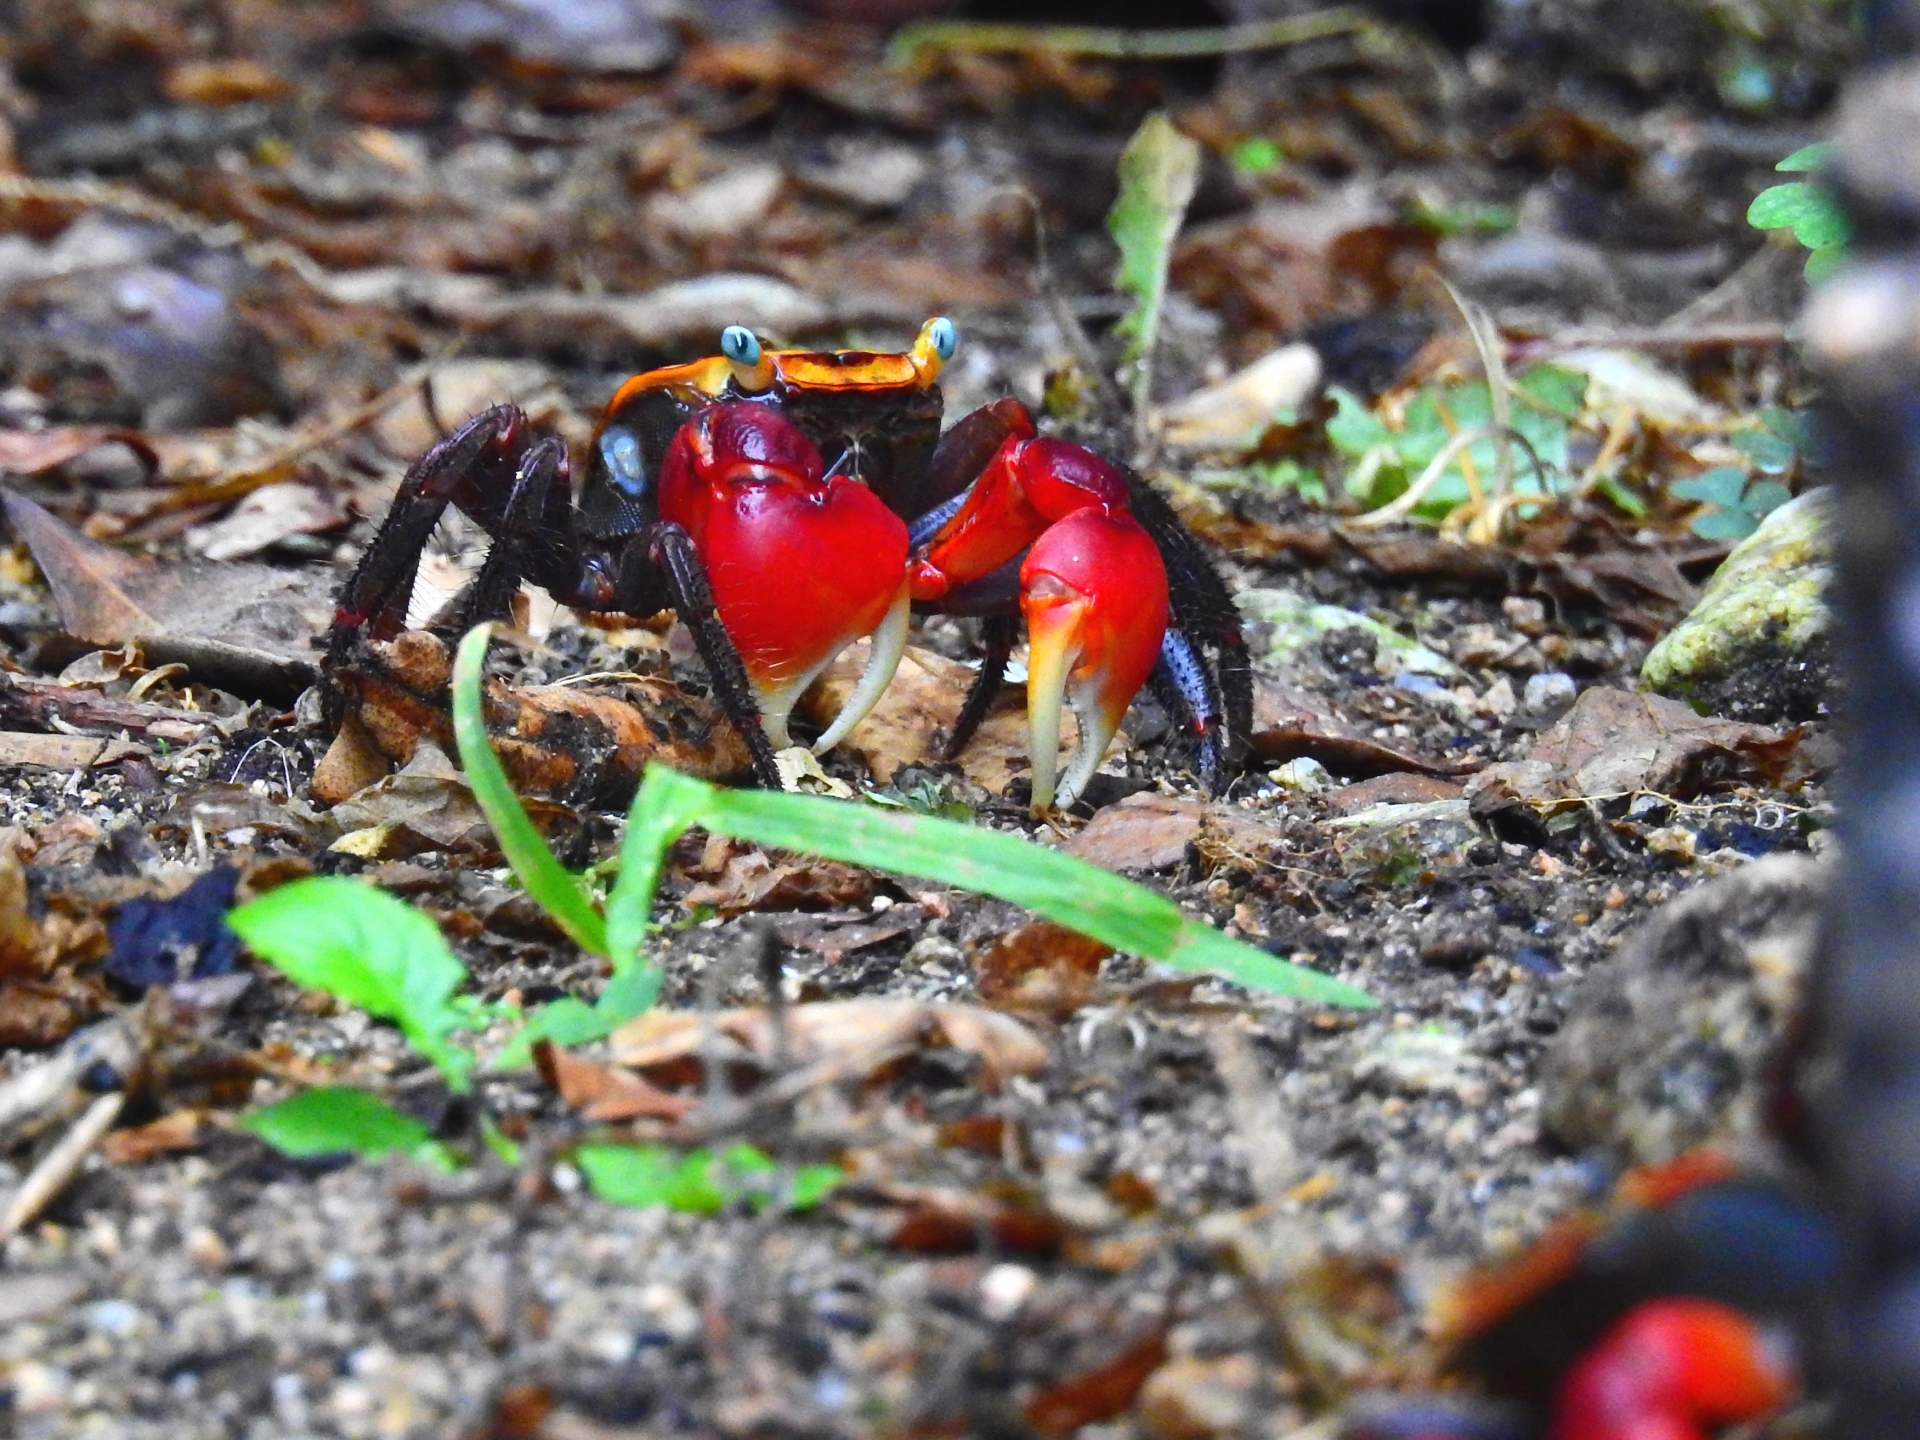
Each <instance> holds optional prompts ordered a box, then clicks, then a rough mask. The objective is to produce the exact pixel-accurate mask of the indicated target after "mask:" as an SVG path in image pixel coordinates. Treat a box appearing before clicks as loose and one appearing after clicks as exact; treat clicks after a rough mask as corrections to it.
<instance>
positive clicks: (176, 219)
mask: <svg viewBox="0 0 1920 1440" xmlns="http://www.w3.org/2000/svg"><path fill="white" fill-rule="evenodd" d="M27 202H31V203H35V204H41V205H77V206H79V207H81V208H82V209H87V210H118V211H121V212H122V213H123V214H127V215H131V216H133V217H134V218H135V219H138V220H150V221H152V222H153V223H154V224H156V225H159V226H162V227H164V228H165V229H168V230H171V231H173V232H174V233H175V234H177V235H186V236H189V237H191V238H192V239H194V240H197V241H199V242H200V243H201V244H202V245H204V246H206V247H207V248H208V249H209V250H227V249H232V250H237V251H239V253H240V258H241V259H243V260H245V261H246V262H247V263H248V264H250V265H257V266H259V267H260V268H261V269H263V270H267V269H278V270H288V271H291V272H292V273H293V274H295V275H297V276H299V277H300V278H301V279H302V280H304V281H306V283H307V284H309V285H311V286H312V287H313V288H314V289H316V290H320V291H325V290H326V288H327V283H328V276H327V272H326V271H325V270H323V269H322V268H321V267H320V265H319V263H318V262H317V261H315V260H314V258H313V257H312V256H311V255H309V254H307V253H306V252H305V251H304V250H298V249H295V248H294V247H293V246H292V245H289V244H287V243H286V242H285V241H284V240H256V239H254V238H253V237H252V236H251V235H249V234H248V233H247V232H246V230H245V229H243V228H242V227H241V226H239V225H237V224H235V223H234V222H233V221H231V220H227V221H211V220H208V219H206V218H205V217H204V216H200V215H195V214H194V213H193V212H192V211H190V210H183V209H181V208H180V207H179V206H178V205H171V204H168V203H167V202H166V201H165V200H159V199H155V198H154V197H153V196H151V195H148V194H146V193H144V192H143V191H140V190H136V189H134V188H133V187H132V186H130V185H121V184H116V183H114V182H113V181H110V180H39V179H35V178H34V177H32V176H30V175H0V204H10V205H19V204H22V203H27Z"/></svg>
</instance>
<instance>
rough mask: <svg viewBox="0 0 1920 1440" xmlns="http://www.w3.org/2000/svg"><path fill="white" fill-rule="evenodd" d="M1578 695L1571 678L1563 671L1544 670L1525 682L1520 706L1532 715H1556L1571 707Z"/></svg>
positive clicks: (1577, 688) (1577, 689)
mask: <svg viewBox="0 0 1920 1440" xmlns="http://www.w3.org/2000/svg"><path fill="white" fill-rule="evenodd" d="M1579 693H1580V687H1579V686H1577V685H1575V684H1574V683H1573V677H1572V676H1571V675H1569V674H1567V673H1566V672H1565V671H1563V670H1545V671H1542V672H1541V673H1540V674H1538V675H1534V676H1531V677H1530V678H1529V679H1528V680H1527V687H1526V689H1524V690H1522V691H1521V692H1520V704H1521V707H1522V708H1523V709H1525V710H1526V711H1527V712H1528V713H1529V714H1532V715H1558V714H1560V713H1561V712H1562V711H1564V710H1565V709H1566V708H1567V707H1568V706H1570V705H1572V704H1573V702H1574V698H1575V697H1576V696H1577V695H1578V694H1579Z"/></svg>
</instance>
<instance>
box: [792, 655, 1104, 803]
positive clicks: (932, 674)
mask: <svg viewBox="0 0 1920 1440" xmlns="http://www.w3.org/2000/svg"><path fill="white" fill-rule="evenodd" d="M866 663H867V642H866V641H864V640H862V641H860V642H859V643H858V644H855V645H850V646H848V647H847V650H846V652H845V653H844V654H843V655H841V657H840V658H839V659H838V660H836V661H835V662H834V663H833V664H832V665H831V666H830V667H829V668H828V670H827V673H826V674H824V675H822V676H821V677H820V680H819V682H818V683H817V684H816V685H814V687H813V688H812V689H811V690H809V691H808V692H807V694H806V698H805V699H804V700H803V701H802V702H801V704H802V707H803V709H804V711H805V713H806V715H807V716H808V718H810V719H812V720H813V721H814V722H815V723H817V724H821V725H825V724H827V723H828V722H829V721H831V720H832V719H833V717H834V716H835V715H837V714H839V713H840V707H841V706H842V705H843V704H845V703H846V700H847V697H848V696H849V695H851V694H852V693H853V687H854V686H855V685H856V684H858V683H859V680H860V674H861V671H862V670H863V669H864V668H865V667H866ZM974 674H975V672H974V670H973V669H972V668H971V667H969V666H966V665H963V664H961V663H960V662H959V661H958V660H949V659H947V658H946V657H945V656H944V655H936V654H934V653H933V652H932V651H931V650H922V649H920V648H918V647H917V646H909V647H908V649H907V653H906V656H905V658H903V659H902V660H901V662H900V669H899V670H898V671H897V672H896V673H895V674H894V677H893V683H892V684H891V685H889V686H888V687H887V692H886V694H884V695H882V696H881V697H880V703H879V704H878V705H876V706H874V707H873V712H872V713H871V714H870V715H868V716H867V718H866V719H865V720H862V721H861V722H860V723H859V724H858V725H856V726H855V727H854V729H853V733H852V734H851V735H849V736H848V737H847V738H846V739H845V740H843V741H842V742H841V744H842V745H843V746H846V747H849V748H851V749H852V750H853V751H854V753H855V754H857V755H859V756H860V758H861V759H862V760H864V761H866V763H867V767H868V768H869V769H870V770H872V771H873V778H874V779H876V780H878V781H879V782H880V783H881V784H882V785H884V784H886V783H887V782H888V781H890V780H892V779H893V777H894V775H895V774H897V773H898V772H899V770H900V768H901V767H902V766H905V765H926V764H929V763H931V762H932V761H934V760H936V759H938V757H939V754H940V749H941V747H942V746H943V745H944V744H945V743H946V739H947V736H948V735H950V734H952V733H953V722H954V721H955V720H957V719H959V718H960V706H961V705H962V703H964V702H965V700H966V698H967V687H968V686H970V685H971V684H972V683H973V677H974ZM1026 703H1027V702H1026V695H1025V692H1024V689H1023V687H1021V686H1018V685H1009V686H1007V687H1006V688H1005V689H1003V690H1002V691H1001V693H1000V695H999V696H998V698H996V699H995V701H994V703H993V708H992V709H991V710H990V711H988V712H987V718H986V720H985V721H984V722H983V723H982V724H981V726H980V729H979V731H978V732H977V733H976V734H975V735H974V737H973V740H972V742H971V743H970V744H968V746H967V748H966V749H965V750H963V751H962V752H961V753H960V768H961V770H962V771H964V772H965V774H966V776H967V778H968V779H969V780H971V781H973V783H974V784H976V785H978V786H980V787H981V789H983V790H986V791H987V792H988V793H990V794H994V795H1004V794H1006V793H1007V787H1008V786H1009V785H1011V784H1012V783H1013V780H1014V778H1015V777H1016V776H1019V775H1024V774H1026V773H1027V772H1028V770H1029V769H1031V768H1032V767H1031V765H1030V762H1029V760H1028V757H1027V718H1026ZM1062 740H1063V743H1066V744H1070V745H1072V744H1078V743H1079V735H1078V732H1077V731H1076V730H1075V729H1074V727H1073V723H1072V717H1071V715H1068V716H1063V717H1062Z"/></svg>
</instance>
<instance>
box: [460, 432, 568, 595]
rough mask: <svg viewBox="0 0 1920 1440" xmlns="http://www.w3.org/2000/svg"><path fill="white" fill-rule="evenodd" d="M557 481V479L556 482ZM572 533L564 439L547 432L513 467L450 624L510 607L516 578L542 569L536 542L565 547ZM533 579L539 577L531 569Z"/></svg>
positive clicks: (516, 588)
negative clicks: (481, 558) (482, 556)
mask: <svg viewBox="0 0 1920 1440" xmlns="http://www.w3.org/2000/svg"><path fill="white" fill-rule="evenodd" d="M556 481H557V482H558V483H557V484H556V483H555V482H556ZM572 533H573V510H572V487H571V485H570V484H569V482H568V476H567V446H566V442H565V441H563V440H560V439H557V438H555V437H552V436H549V437H548V438H547V439H544V440H541V441H540V442H538V443H537V444H535V445H534V446H532V447H531V448H530V449H529V450H528V451H527V453H526V454H525V455H523V456H522V457H521V459H520V467H519V469H518V470H516V471H515V472H514V476H513V489H512V490H511V492H509V494H508V496H507V503H506V507H505V509H504V510H503V511H502V512H501V516H500V520H499V528H498V529H497V530H496V531H495V532H494V535H493V546H492V548H491V549H489V550H488V551H487V558H486V562H485V563H484V564H483V565H482V566H481V567H480V573H479V574H478V575H476V576H475V577H474V579H473V583H472V584H470V585H468V586H467V588H466V590H465V592H464V593H463V594H462V595H461V597H460V600H459V603H458V604H457V605H455V606H454V609H453V617H454V618H453V620H452V621H451V622H450V625H449V628H451V629H453V630H455V631H458V632H465V631H466V630H467V629H468V628H469V627H470V626H473V625H476V624H478V623H479V622H480V621H482V620H497V619H501V618H504V617H505V616H507V615H509V614H510V613H511V611H512V605H513V597H514V596H515V595H516V594H518V593H519V590H520V582H521V580H523V579H525V578H528V576H529V574H530V572H541V571H544V570H546V569H548V568H550V567H547V566H542V565H540V564H539V560H540V559H541V558H542V557H541V556H540V554H539V549H538V547H539V546H540V545H541V544H542V542H543V541H551V542H553V543H554V544H556V545H558V546H562V547H565V546H567V545H568V543H569V542H570V541H571V538H572ZM532 578H533V579H534V580H535V582H536V583H539V581H540V580H541V578H542V575H541V574H540V573H533V574H532Z"/></svg>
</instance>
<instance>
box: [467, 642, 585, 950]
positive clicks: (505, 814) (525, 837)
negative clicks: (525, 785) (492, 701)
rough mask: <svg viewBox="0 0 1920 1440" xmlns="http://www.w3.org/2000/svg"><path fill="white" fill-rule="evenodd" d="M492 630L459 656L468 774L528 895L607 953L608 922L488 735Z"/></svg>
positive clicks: (575, 936)
mask: <svg viewBox="0 0 1920 1440" xmlns="http://www.w3.org/2000/svg"><path fill="white" fill-rule="evenodd" d="M492 633H493V627H492V626H491V625H478V626H475V627H474V628H473V629H472V630H470V631H468V632H467V637H466V638H465V639H464V640H462V641H461V642H460V649H459V652H458V654H457V655H456V656H455V657H454V662H453V735H454V739H455V740H456V741H458V742H459V747H460V765H461V768H462V769H463V770H465V771H466V772H467V783H468V784H469V785H471V786H472V787H473V798H474V799H475V800H476V801H477V802H479V805H480V809H481V811H482V812H483V813H484V814H485V815H486V817H487V823H488V824H489V825H491V826H492V827H493V835H494V838H495V839H496V840H498V841H499V842H500V849H501V852H502V853H503V854H504V855H505V856H506V857H507V863H508V864H509V865H511V866H512V867H513V873H514V874H515V875H517V876H519V877H520V883H521V884H522V885H524V886H526V889H527V894H529V895H531V896H532V897H533V899H534V902H535V903H536V904H538V905H539V906H540V908H541V909H542V910H544V911H546V912H547V914H549V915H551V916H552V917H553V920H554V923H555V924H557V925H558V926H559V927H560V928H561V929H562V930H564V931H566V933H567V935H568V937H569V938H570V939H571V940H572V941H573V943H574V944H576V945H578V946H579V947H580V948H581V949H582V950H585V951H587V952H588V953H589V954H592V955H606V954H607V953H608V951H607V927H606V922H605V921H603V920H602V919H601V918H600V915H599V912H597V911H596V910H595V909H594V908H593V906H592V905H590V904H589V903H588V902H587V897H586V896H585V895H584V894H582V893H581V890H580V885H579V883H578V882H577V881H576V880H575V879H574V877H573V876H572V875H569V874H568V873H567V871H566V869H565V868H564V867H563V866H562V865H561V864H560V862H559V861H558V860H556V859H554V858H553V852H552V851H551V850H549V849H547V842H546V841H545V840H543V839H541V837H540V832H539V830H538V829H536V828H535V826H534V823H533V821H532V820H531V819H530V818H529V817H528V815H527V812H526V809H525V808H524V807H523V806H522V805H521V804H520V798H519V796H517V795H515V794H514V793H513V785H512V783H511V782H510V781H509V780H508V779H507V772H506V771H505V770H504V769H503V768H502V767H501V765H500V760H499V757H498V756H496V755H495V754H494V753H493V744H492V742H491V741H490V740H488V738H487V726H486V721H485V719H484V718H483V717H482V714H481V703H480V679H481V674H482V672H483V671H484V670H485V668H486V660H487V641H488V639H489V638H490V637H491V635H492Z"/></svg>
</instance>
